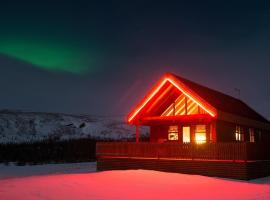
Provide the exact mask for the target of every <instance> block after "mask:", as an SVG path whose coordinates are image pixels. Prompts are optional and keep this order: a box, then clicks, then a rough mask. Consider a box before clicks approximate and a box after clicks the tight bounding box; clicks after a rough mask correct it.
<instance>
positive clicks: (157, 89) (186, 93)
mask: <svg viewBox="0 0 270 200" xmlns="http://www.w3.org/2000/svg"><path fill="white" fill-rule="evenodd" d="M169 76H170V75H167V76H165V77H164V79H163V81H162V82H161V83H160V84H159V85H157V87H156V88H155V89H154V90H153V92H152V93H150V95H149V96H148V97H146V99H145V100H144V101H143V102H142V103H141V104H139V105H138V106H137V107H136V108H135V109H134V111H133V112H131V114H130V116H129V117H128V122H129V123H131V122H132V120H133V119H134V118H135V117H136V115H138V114H139V112H140V111H141V110H142V109H143V108H144V107H145V105H146V104H147V103H148V102H149V101H150V100H151V99H152V98H153V97H154V96H155V95H156V94H157V93H158V92H159V90H160V89H161V88H162V86H164V85H165V83H166V82H170V83H171V84H172V85H174V86H175V87H176V88H177V89H178V90H179V91H181V92H182V93H183V94H184V95H185V96H187V97H188V98H190V99H191V100H192V101H194V102H195V103H196V104H197V105H198V106H200V107H201V108H202V109H203V110H204V111H205V112H207V113H208V114H209V115H211V116H212V117H215V116H216V111H215V110H214V109H213V108H208V107H209V106H208V107H207V106H205V105H203V104H202V103H200V102H199V101H198V100H197V99H195V98H194V97H193V96H192V95H191V94H190V93H188V91H186V90H185V89H184V88H183V87H182V86H181V85H180V84H178V83H177V82H176V81H175V80H173V78H172V77H169Z"/></svg>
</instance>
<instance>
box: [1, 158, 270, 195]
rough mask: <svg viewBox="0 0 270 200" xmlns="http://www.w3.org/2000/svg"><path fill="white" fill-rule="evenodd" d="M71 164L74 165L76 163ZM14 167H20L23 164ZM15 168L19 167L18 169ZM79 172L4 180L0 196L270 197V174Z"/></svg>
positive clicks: (147, 171)
mask: <svg viewBox="0 0 270 200" xmlns="http://www.w3.org/2000/svg"><path fill="white" fill-rule="evenodd" d="M65 165H67V164H63V165H61V166H60V167H59V168H58V169H59V170H60V169H61V168H65V167H64V166H65ZM68 165H71V166H72V165H73V164H68ZM76 165H79V164H78V163H77V164H74V166H76ZM87 165H88V164H87V163H85V165H84V164H83V167H82V168H84V167H86V168H87ZM94 165H95V164H94V163H89V168H91V169H93V166H94ZM5 167H6V168H9V166H1V168H0V173H1V174H2V173H5V172H4V171H2V170H3V168H5ZM13 167H14V168H20V167H19V166H18V167H16V166H13ZM55 167H56V166H55ZM41 168H43V169H45V170H46V169H47V168H48V166H47V165H46V166H43V167H42V166H41V167H40V169H41ZM71 168H72V167H71ZM28 169H29V168H28ZM32 169H34V168H32ZM7 171H9V170H7ZM14 171H16V170H15V169H14ZM56 171H58V170H56ZM79 172H80V173H77V172H76V168H75V170H74V171H73V173H64V172H63V173H61V174H54V173H50V174H48V175H42V176H27V177H18V178H5V179H1V180H0V199H5V200H16V199H27V200H45V199H48V200H54V199H55V200H56V199H57V200H62V199H65V200H69V199H76V200H84V199H85V200H86V199H87V200H89V199H91V200H108V199H110V200H127V199H128V200H137V199H138V200H139V199H140V200H144V199H157V200H158V199H160V200H161V199H162V200H164V199H170V200H174V199H185V200H188V199H200V200H205V199H207V200H209V199H218V200H225V199H226V200H231V199H235V200H242V199H245V200H257V199H258V200H266V199H270V177H267V178H263V179H257V180H254V181H237V180H230V179H222V178H214V177H205V176H199V175H187V174H177V173H165V172H158V171H150V170H119V171H105V172H92V173H81V171H80V170H79ZM30 174H31V173H30ZM30 174H29V175H30ZM34 174H35V173H34ZM2 177H3V176H2ZM22 197H23V198H22Z"/></svg>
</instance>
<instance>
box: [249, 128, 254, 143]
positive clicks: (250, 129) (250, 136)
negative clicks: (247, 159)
mask: <svg viewBox="0 0 270 200" xmlns="http://www.w3.org/2000/svg"><path fill="white" fill-rule="evenodd" d="M249 141H250V142H255V136H254V128H249Z"/></svg>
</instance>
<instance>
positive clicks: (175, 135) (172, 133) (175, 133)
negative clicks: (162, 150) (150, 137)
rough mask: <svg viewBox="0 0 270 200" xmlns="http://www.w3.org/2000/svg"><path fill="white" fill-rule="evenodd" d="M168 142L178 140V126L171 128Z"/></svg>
mask: <svg viewBox="0 0 270 200" xmlns="http://www.w3.org/2000/svg"><path fill="white" fill-rule="evenodd" d="M168 140H178V126H169V131H168Z"/></svg>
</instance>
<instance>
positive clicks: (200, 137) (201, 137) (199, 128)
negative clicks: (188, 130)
mask: <svg viewBox="0 0 270 200" xmlns="http://www.w3.org/2000/svg"><path fill="white" fill-rule="evenodd" d="M195 140H196V143H197V144H202V143H205V142H206V125H196V128H195Z"/></svg>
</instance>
